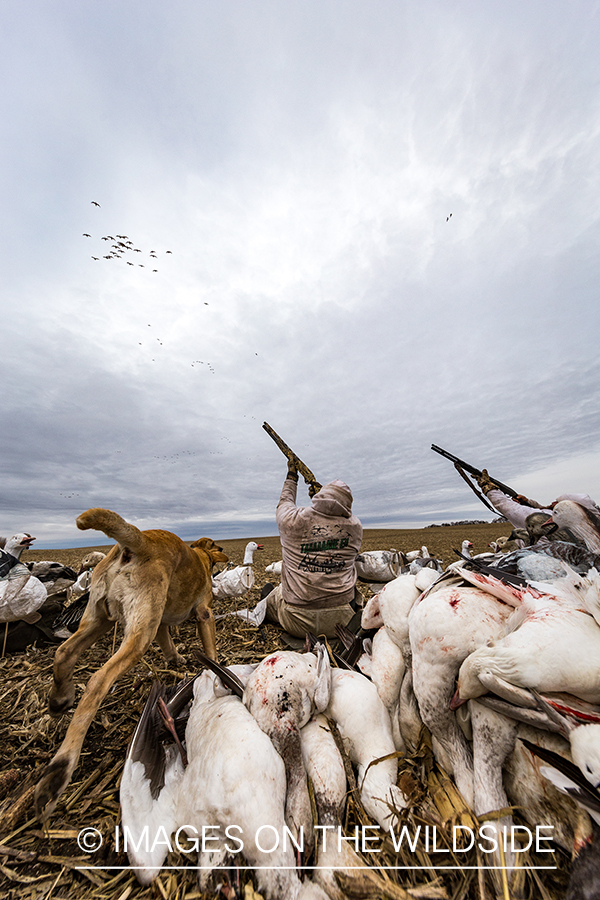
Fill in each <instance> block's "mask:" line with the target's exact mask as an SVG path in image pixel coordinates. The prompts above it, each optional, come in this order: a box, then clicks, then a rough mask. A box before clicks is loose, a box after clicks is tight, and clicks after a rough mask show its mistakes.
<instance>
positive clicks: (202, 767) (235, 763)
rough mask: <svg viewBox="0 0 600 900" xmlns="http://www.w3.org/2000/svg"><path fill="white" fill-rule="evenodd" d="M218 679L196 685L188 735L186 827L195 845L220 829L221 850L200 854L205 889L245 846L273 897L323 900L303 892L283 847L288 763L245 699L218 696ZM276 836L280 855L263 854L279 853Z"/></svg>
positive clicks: (182, 810) (182, 793)
mask: <svg viewBox="0 0 600 900" xmlns="http://www.w3.org/2000/svg"><path fill="white" fill-rule="evenodd" d="M214 679H215V676H214V675H213V674H212V673H208V672H204V673H203V674H202V675H201V676H200V677H199V678H198V679H197V681H196V683H195V685H194V702H193V705H192V709H191V712H190V718H189V721H188V724H187V728H186V745H187V752H188V757H189V764H188V767H187V769H186V771H185V775H184V777H183V778H182V780H181V783H180V786H179V791H178V801H177V816H178V822H179V824H180V827H182V828H183V829H184V830H185V831H187V832H188V834H189V836H190V837H191V838H195V837H197V836H198V834H202V828H203V826H206V825H208V826H209V827H210V826H212V827H213V828H217V829H219V830H218V831H217V832H216V833H217V834H218V835H219V837H220V840H219V843H220V844H221V846H220V847H219V849H217V850H215V851H213V852H208V851H207V852H204V853H202V852H201V853H200V854H199V859H198V863H199V865H200V866H201V867H207V868H205V869H201V870H200V879H199V880H200V887H201V888H202V889H204V890H205V889H206V888H207V886H208V885H207V883H208V880H209V874H210V869H212V868H214V867H215V866H216V865H221V864H223V863H224V862H225V859H226V856H227V847H231V848H232V850H233V851H234V852H236V851H237V850H238V848H239V841H240V840H241V841H243V853H244V856H245V858H246V860H247V862H248V864H249V865H250V866H252V867H253V868H255V870H256V880H257V883H258V888H259V890H260V891H261V892H262V893H264V895H265V897H267V898H271V900H279V898H280V897H292V898H298V897H302V896H303V895H304V894H308V893H309V890H312V893H313V895H314V896H320V897H323V896H324V895H323V894H322V893H320V892H319V893H318V894H315V887H314V885H311V886H310V889H309V887H308V886H307V887H306V888H304V887H303V886H302V884H301V882H300V879H299V878H298V875H297V873H296V870H295V857H294V848H293V844H292V842H291V841H290V840H289V839H288V840H287V841H286V840H284V839H283V835H284V833H285V806H286V774H285V766H284V763H283V761H282V759H281V756H280V754H279V753H277V751H276V750H275V748H274V746H273V744H272V742H271V740H270V738H269V737H268V735H267V734H266V733H265V732H264V730H263V729H262V728H260V726H259V724H258V722H257V721H256V719H255V718H254V716H252V714H251V713H250V712H249V710H248V709H247V708H246V707H245V706H244V704H243V703H242V702H241V701H240V700H239V698H238V697H235V696H232V695H231V694H227V695H225V696H216V695H215V689H214ZM218 693H221V692H220V691H219V692H218ZM258 760H259V761H260V765H257V761H258ZM186 826H187V827H186ZM232 826H237V828H233V827H232ZM228 828H229V832H230V833H229V835H227V834H226V829H228ZM275 835H277V836H278V837H279V841H278V845H277V846H276V847H275V848H274V849H273V851H272V852H265V850H264V849H261V847H266V846H267V841H270V844H269V845H268V846H269V847H270V846H272V845H273V844H274V843H275ZM261 839H262V844H261Z"/></svg>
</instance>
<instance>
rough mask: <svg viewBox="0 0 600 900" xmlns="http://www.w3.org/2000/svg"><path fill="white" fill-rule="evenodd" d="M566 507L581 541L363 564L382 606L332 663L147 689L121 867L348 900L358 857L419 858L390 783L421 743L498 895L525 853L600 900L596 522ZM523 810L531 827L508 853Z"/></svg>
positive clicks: (265, 666)
mask: <svg viewBox="0 0 600 900" xmlns="http://www.w3.org/2000/svg"><path fill="white" fill-rule="evenodd" d="M565 503H567V504H569V505H568V506H565ZM573 506H577V504H573V503H572V502H571V501H564V502H562V503H559V504H558V506H557V507H556V509H555V511H554V518H555V521H557V522H559V520H560V519H561V516H562V517H563V519H564V521H565V524H566V525H567V526H568V527H569V528H570V530H571V532H572V533H573V534H574V536H575V542H564V541H561V540H548V539H547V538H544V539H542V540H541V541H539V542H538V543H536V544H534V545H533V546H524V547H519V548H517V549H514V550H512V551H511V552H509V553H494V552H492V553H489V554H483V555H480V556H479V557H475V558H473V559H471V558H470V546H469V542H468V541H465V542H464V543H463V546H462V548H461V552H460V554H459V557H460V558H459V560H458V561H457V562H455V563H453V564H452V565H450V566H448V567H447V568H446V569H445V570H443V571H442V568H441V566H440V564H439V561H438V560H435V559H432V558H431V557H430V556H429V554H428V553H427V551H426V548H423V550H422V551H421V552H417V553H415V555H414V557H413V558H412V559H410V560H409V559H406V558H402V557H401V556H400V555H399V554H398V552H397V551H379V552H378V553H376V554H367V553H364V554H361V557H362V558H361V559H360V560H359V563H360V565H361V567H362V574H361V577H362V578H363V580H365V581H371V580H372V581H371V583H372V587H373V588H374V591H375V592H374V593H373V595H372V596H371V598H370V599H369V600H368V601H367V602H366V604H365V606H364V608H363V611H362V621H361V626H362V627H361V631H360V632H359V634H358V635H356V634H353V633H351V632H348V631H345V630H344V629H341V630H340V634H339V638H340V646H342V647H343V648H344V649H343V650H342V652H340V653H334V652H333V651H332V650H331V647H330V646H329V644H327V642H319V640H318V638H315V639H314V641H312V644H311V646H310V647H308V646H307V648H306V650H305V651H304V652H295V651H291V650H290V651H287V650H278V651H276V652H274V653H271V654H269V655H268V656H266V657H265V658H264V659H262V660H261V661H260V662H257V663H256V664H253V665H244V666H231V667H229V668H228V667H225V666H222V665H219V664H218V663H214V662H213V661H211V660H208V659H205V665H206V667H205V669H203V670H202V672H201V673H200V674H198V675H197V676H196V677H195V678H193V679H191V680H188V681H185V682H183V683H181V684H179V685H178V686H176V687H169V688H168V687H166V686H165V685H163V684H160V683H158V682H156V683H155V684H154V686H153V688H152V691H151V693H150V696H149V698H148V701H147V703H146V706H145V709H144V712H143V714H142V717H141V719H140V722H139V724H138V726H137V728H136V730H135V732H134V735H133V737H132V740H131V743H130V746H129V750H128V752H127V758H126V761H125V767H124V771H123V775H122V780H121V788H120V801H121V813H122V816H121V823H120V826H119V828H120V832H119V840H120V844H119V849H121V850H123V851H125V852H126V853H127V855H128V858H129V861H130V864H131V865H132V867H134V870H135V872H136V875H137V878H138V880H139V881H140V882H141V883H142V884H149V883H150V882H152V881H153V880H154V879H155V878H156V876H157V875H158V873H159V872H160V870H161V867H162V866H163V865H164V864H165V860H166V858H167V854H168V853H169V851H170V850H174V849H175V850H177V851H179V852H182V853H186V854H189V856H188V858H189V860H190V864H192V865H194V864H197V866H198V871H199V884H200V887H201V888H202V889H203V890H204V889H208V887H209V885H210V884H211V879H212V880H213V882H212V883H214V879H215V878H216V879H217V880H218V879H219V877H220V875H219V873H221V872H222V871H223V870H224V869H226V868H229V869H230V868H232V867H238V866H244V865H245V866H247V867H249V868H251V869H253V870H254V872H255V878H256V883H257V886H258V889H259V891H260V892H261V893H262V894H263V895H264V897H265V898H267V900H276V898H280V897H286V898H287V897H289V898H297V897H301V898H311V897H314V898H319V897H321V898H323V897H330V898H335V900H343V898H344V897H346V896H348V893H347V892H345V891H343V890H342V888H341V887H340V881H339V878H338V877H336V876H337V875H339V873H340V872H342V873H344V874H345V875H346V876H347V877H351V876H352V873H353V870H354V872H355V873H356V872H357V871H358V867H361V866H362V867H364V866H365V862H364V857H362V856H361V855H360V854H359V852H358V851H359V850H360V849H361V848H362V849H364V841H365V839H366V841H367V843H369V844H370V847H372V846H374V845H376V837H377V835H378V834H379V835H382V836H384V837H386V838H391V839H392V842H393V845H394V848H396V847H397V844H398V841H401V840H404V841H405V842H407V841H408V842H409V843H411V842H412V843H411V848H412V847H413V846H415V845H416V844H417V842H418V841H419V840H421V837H420V836H419V834H418V833H416V832H415V833H412V834H410V833H408V832H407V828H406V824H405V821H406V820H405V819H404V818H403V811H405V810H406V809H407V808H408V807H409V805H410V798H409V797H408V796H407V795H406V794H405V793H404V792H403V789H402V787H401V786H399V785H398V784H397V781H398V759H399V757H400V756H401V755H402V754H410V753H414V752H415V750H416V749H417V747H418V746H419V743H420V741H421V740H422V735H423V733H424V729H426V730H427V731H428V732H429V734H430V737H431V745H432V749H433V753H434V756H435V759H436V761H437V763H438V764H439V766H440V767H442V768H443V769H444V770H445V771H446V772H447V773H448V774H449V775H450V776H451V777H452V779H453V781H454V783H455V785H456V787H457V788H458V790H459V791H460V794H461V795H462V797H463V798H464V800H465V802H466V804H467V805H468V807H469V808H470V809H471V810H472V812H473V814H474V818H473V821H474V822H476V823H477V832H476V833H475V834H474V835H473V840H474V842H476V843H477V846H478V847H479V848H480V850H481V851H482V858H484V861H485V866H486V867H487V868H489V871H490V873H491V875H492V876H498V872H501V873H502V875H503V878H504V881H503V882H502V884H503V890H504V896H508V893H507V892H508V891H509V890H510V883H511V878H512V876H513V873H514V872H516V871H517V869H518V865H519V853H520V852H521V848H522V842H521V843H520V841H522V840H525V838H526V837H527V835H528V836H529V839H530V842H531V841H533V842H534V843H535V845H536V847H537V848H538V849H539V850H540V852H541V853H544V852H546V853H551V852H554V851H553V850H552V849H548V848H549V847H550V848H552V847H560V848H562V849H563V850H564V851H565V852H566V853H568V854H571V853H574V854H575V861H574V864H573V867H572V873H571V884H570V887H569V893H568V895H567V896H568V897H570V898H575V897H586V898H588V900H592V898H595V897H600V836H599V832H598V828H599V827H600V793H599V790H598V789H599V787H600V665H599V664H598V662H597V661H598V660H600V574H599V573H600V517H598V521H597V522H596V521H593V520H592V519H590V515H589V514H588V513H586V519H585V522H586V525H585V528H583V529H581V530H578V528H577V522H578V519H577V515H578V511H577V510H574V509H573ZM573 517H574V518H573ZM253 549H254V548H253ZM494 549H497V548H494ZM245 564H246V565H251V558H250V559H249V560H248V561H246V560H245ZM382 566H383V568H384V570H385V575H384V576H382V575H381V567H382ZM377 579H379V581H378V580H377ZM381 581H384V582H385V583H383V584H382V583H381ZM82 584H83V583H82ZM348 761H350V763H351V766H352V772H349V770H348ZM351 777H352V779H353V780H354V783H355V785H356V788H355V790H356V791H357V792H358V794H359V796H360V801H361V804H362V807H363V808H364V810H365V812H366V814H367V815H368V817H369V819H370V821H371V823H376V824H371V825H369V826H368V829H370V830H369V831H368V835H367V836H366V838H365V833H364V828H363V834H362V837H361V841H362V844H361V847H359V844H358V843H356V844H355V843H354V842H353V841H350V840H349V839H348V837H347V836H343V835H342V828H341V825H342V822H343V821H344V807H345V804H346V802H347V797H348V793H349V791H350V790H351V786H350V783H349V779H350V778H351ZM514 807H519V809H520V811H521V814H522V816H523V818H524V820H525V821H526V822H527V825H528V829H523V827H521V829H520V832H519V836H518V837H517V840H516V843H515V829H514V828H513V818H512V812H511V809H512V808H514ZM461 827H462V826H461ZM464 830H465V829H464V827H463V831H464ZM524 831H525V832H526V834H525V836H524V833H523V832H524ZM507 835H508V836H509V837H508V840H507ZM427 840H429V836H428V837H427ZM357 842H358V838H357ZM373 842H375V843H374V844H373ZM582 848H583V849H582ZM307 873H308V874H307ZM301 874H302V875H303V876H304V877H302V878H301ZM498 877H499V876H498ZM496 884H498V882H496ZM361 896H362V895H361ZM369 896H375V894H369ZM390 896H391V895H390ZM394 896H395V895H394Z"/></svg>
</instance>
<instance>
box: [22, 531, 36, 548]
mask: <svg viewBox="0 0 600 900" xmlns="http://www.w3.org/2000/svg"><path fill="white" fill-rule="evenodd" d="M34 541H35V538H34V537H31V535H30V534H28V535H27V537H24V538H23V540H22V541H21V546H22V547H29V545H30V544H33V542H34Z"/></svg>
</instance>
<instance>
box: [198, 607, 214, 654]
mask: <svg viewBox="0 0 600 900" xmlns="http://www.w3.org/2000/svg"><path fill="white" fill-rule="evenodd" d="M196 619H197V621H198V627H199V628H200V637H201V639H202V646H203V647H204V652H205V653H206V655H207V656H208V657H209V658H210V659H214V660H215V661H216V659H217V626H216V625H215V617H214V615H213V611H212V609H211V608H210V606H202V604H200V606H198V607H197V609H196Z"/></svg>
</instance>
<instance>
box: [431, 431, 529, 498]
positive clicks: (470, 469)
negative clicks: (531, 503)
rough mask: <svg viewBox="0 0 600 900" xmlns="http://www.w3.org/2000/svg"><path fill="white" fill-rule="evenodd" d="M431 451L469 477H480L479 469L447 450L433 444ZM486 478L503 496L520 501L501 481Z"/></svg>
mask: <svg viewBox="0 0 600 900" xmlns="http://www.w3.org/2000/svg"><path fill="white" fill-rule="evenodd" d="M431 449H432V450H435V452H436V453H439V454H440V456H444V457H445V458H446V459H449V460H450V462H453V463H454V465H455V466H456V467H457V468H458V467H460V468H461V469H464V470H465V472H468V473H469V475H474V476H475V477H476V478H479V477H481V474H482V472H481V469H476V468H475V466H472V465H471V464H470V463H468V462H465V461H464V459H459V458H458V456H454V454H453V453H448V451H447V450H443V449H442V448H441V447H438V446H436V445H435V444H432V445H431ZM488 478H489V479H490V481H493V482H494V484H495V485H496V487H497V488H498V489H499V490H501V491H502V492H503V493H504V494H508V496H509V497H512V498H513V500H520V498H521V495H520V494H518V493H517V492H516V491H514V490H513V489H512V488H511V487H509V486H508V485H507V484H504V482H502V481H498V479H497V478H493V477H492V476H491V475H489V474H488Z"/></svg>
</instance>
